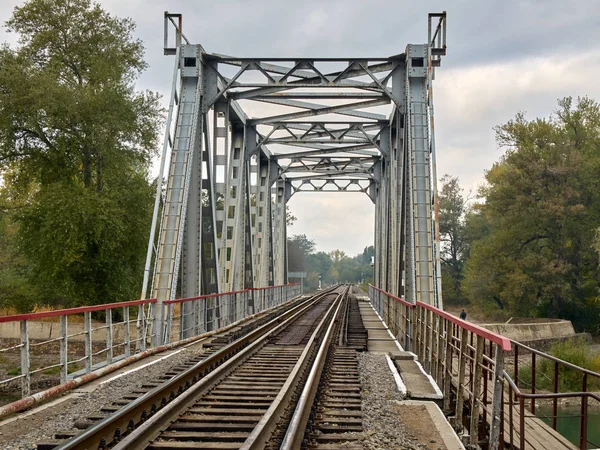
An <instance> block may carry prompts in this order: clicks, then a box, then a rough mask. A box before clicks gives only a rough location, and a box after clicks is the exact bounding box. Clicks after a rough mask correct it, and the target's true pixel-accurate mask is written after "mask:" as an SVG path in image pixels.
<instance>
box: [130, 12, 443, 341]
mask: <svg viewBox="0 0 600 450" xmlns="http://www.w3.org/2000/svg"><path fill="white" fill-rule="evenodd" d="M165 17H166V19H165V24H166V25H167V26H169V24H170V23H172V24H173V25H175V26H176V43H175V47H169V46H168V45H167V33H166V31H165V53H168V54H175V55H176V67H175V73H174V79H173V94H172V96H171V104H170V107H169V119H168V127H167V133H166V135H165V143H164V147H163V149H164V151H163V158H162V160H161V174H160V176H159V186H158V187H157V202H156V206H155V211H154V218H153V227H152V230H151V236H150V240H149V246H148V258H147V262H146V270H145V273H144V288H143V292H142V294H143V296H144V297H145V296H146V295H147V293H148V291H147V286H148V284H149V283H150V279H149V278H150V276H149V275H150V272H151V271H152V267H154V270H153V278H152V281H151V284H152V291H151V292H152V294H151V295H152V296H155V297H157V299H158V305H159V308H161V305H162V302H163V301H165V300H167V299H172V298H174V297H175V296H176V295H178V293H179V292H181V293H182V294H183V295H185V296H194V295H200V294H205V293H213V292H221V291H230V290H237V289H243V288H247V287H252V286H256V287H263V286H267V285H273V284H283V283H285V282H286V281H287V257H286V204H287V202H288V200H289V199H290V197H291V196H292V195H293V194H296V193H300V192H361V193H365V194H367V195H368V196H369V198H370V199H371V200H372V201H373V202H374V203H375V252H376V257H375V284H376V285H377V286H378V287H380V288H382V289H384V290H386V291H387V292H392V293H396V294H398V295H403V296H405V298H406V299H407V300H409V301H411V302H414V301H417V300H420V301H423V302H425V303H430V304H434V305H438V306H441V289H440V283H439V280H440V268H439V231H438V227H437V218H436V217H435V211H436V208H435V207H434V205H435V203H436V202H437V192H436V180H435V176H436V175H435V141H434V136H433V128H432V127H431V122H432V120H433V119H432V115H433V106H432V103H431V101H432V100H431V87H432V81H433V78H434V68H435V67H438V66H439V65H440V61H441V57H442V55H443V54H445V51H446V47H445V45H446V44H445V13H444V14H434V15H432V16H430V18H429V20H430V30H429V38H428V42H427V44H425V45H408V46H407V47H406V51H405V52H404V53H401V54H398V55H393V56H390V57H376V58H373V57H369V58H240V57H234V56H227V55H221V54H216V53H212V54H211V53H207V52H206V51H205V49H204V48H203V47H202V46H200V45H197V44H191V43H190V42H189V41H188V40H187V39H186V38H185V36H184V35H183V33H181V23H182V22H181V17H180V15H173V14H170V15H168V17H167V16H165ZM173 17H175V18H177V20H178V21H177V22H175V21H174V20H173ZM432 17H433V18H434V19H435V20H438V22H439V23H438V25H437V27H436V28H435V29H434V28H432V26H431V20H432ZM242 100H243V102H241V101H242ZM238 101H240V102H241V103H244V102H249V103H251V104H252V105H253V108H252V111H253V113H254V116H252V117H249V116H248V115H247V114H246V113H245V112H244V110H243V108H242V105H241V103H238ZM245 104H246V103H244V105H245ZM261 105H262V106H261ZM266 111H268V113H267V112H266ZM163 170H164V172H163ZM163 180H165V181H166V182H163ZM161 204H162V205H163V206H162V209H161V207H160V205H161ZM155 227H156V228H155ZM179 277H180V278H181V283H182V284H181V286H179V287H178V281H177V280H178V278H179ZM248 305H249V306H248V307H249V308H250V307H251V302H249V303H248ZM160 311H162V309H160ZM159 314H161V313H160V312H159ZM207 314H208V313H207ZM157 317H159V324H158V333H157V339H159V340H160V339H161V336H162V335H163V330H162V328H161V318H160V315H159V316H157ZM186 320H189V319H186ZM193 320H196V319H193ZM197 320H200V319H197ZM182 329H186V327H185V324H184V326H182ZM182 337H185V336H182Z"/></svg>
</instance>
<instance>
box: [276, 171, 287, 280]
mask: <svg viewBox="0 0 600 450" xmlns="http://www.w3.org/2000/svg"><path fill="white" fill-rule="evenodd" d="M290 195H291V185H290V183H289V182H287V181H285V180H283V179H279V180H277V183H276V185H275V224H274V227H273V234H274V245H273V248H274V253H275V255H274V258H273V259H274V261H273V264H274V275H275V285H282V284H286V283H287V223H286V205H287V201H288V199H289V196H290Z"/></svg>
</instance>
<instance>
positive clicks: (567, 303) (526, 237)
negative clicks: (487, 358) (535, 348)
mask: <svg viewBox="0 0 600 450" xmlns="http://www.w3.org/2000/svg"><path fill="white" fill-rule="evenodd" d="M496 136H497V141H498V143H499V144H500V145H502V146H506V147H507V151H506V153H505V154H504V156H503V158H502V159H501V160H500V161H499V162H498V163H496V164H494V166H493V167H492V168H491V169H490V170H489V171H488V172H487V173H486V181H487V184H486V186H484V187H483V188H482V189H481V191H480V196H481V197H483V198H484V199H485V202H484V203H481V204H480V205H478V211H477V214H476V216H475V218H476V219H477V222H478V224H479V225H478V226H477V227H475V228H478V229H479V230H480V231H482V237H481V238H480V239H478V240H476V241H474V242H473V243H472V245H471V247H470V259H469V261H468V263H467V267H466V271H465V280H464V283H463V288H464V290H465V292H466V294H467V296H468V298H469V299H470V300H471V301H472V302H476V303H478V304H479V305H481V306H482V307H484V308H486V309H488V310H490V311H498V310H504V311H505V312H506V313H507V314H511V315H517V314H518V315H541V316H545V317H561V318H566V319H571V320H572V321H573V322H574V324H575V326H576V327H577V328H578V329H590V330H591V329H594V328H595V327H596V325H597V323H598V312H599V311H600V308H599V305H598V289H599V288H600V283H599V280H600V278H599V277H598V275H599V273H598V255H597V254H596V253H595V252H594V249H593V248H592V246H591V245H590V244H591V243H592V242H593V239H594V233H595V230H596V229H597V228H598V226H599V225H600V180H599V178H598V176H597V174H598V173H599V171H600V107H599V105H598V104H597V103H596V102H594V101H592V100H590V99H588V98H580V99H578V101H577V103H576V104H575V105H574V104H573V102H572V100H571V99H570V98H566V99H563V100H561V101H560V102H559V105H558V109H557V111H556V113H555V115H553V116H552V117H550V118H549V119H535V120H532V121H529V120H526V119H525V116H524V115H523V114H518V115H517V116H516V118H515V119H514V120H511V121H509V122H508V123H506V124H504V125H501V126H499V127H497V128H496Z"/></svg>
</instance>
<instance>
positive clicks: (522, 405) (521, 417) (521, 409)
mask: <svg viewBox="0 0 600 450" xmlns="http://www.w3.org/2000/svg"><path fill="white" fill-rule="evenodd" d="M519 448H520V449H524V448H525V397H519Z"/></svg>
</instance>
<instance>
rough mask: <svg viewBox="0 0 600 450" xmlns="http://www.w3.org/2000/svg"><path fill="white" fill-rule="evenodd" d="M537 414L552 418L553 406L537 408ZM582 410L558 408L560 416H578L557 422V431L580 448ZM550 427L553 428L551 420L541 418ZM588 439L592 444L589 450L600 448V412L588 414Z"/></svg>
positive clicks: (577, 408)
mask: <svg viewBox="0 0 600 450" xmlns="http://www.w3.org/2000/svg"><path fill="white" fill-rule="evenodd" d="M536 413H537V415H539V416H551V415H552V407H551V406H537V407H536ZM580 414H581V410H580V409H579V407H563V408H558V415H559V416H561V415H565V416H576V417H558V419H557V421H556V429H557V431H558V432H559V433H560V434H562V435H563V436H564V437H566V438H567V439H568V440H570V441H571V442H572V443H573V444H575V445H577V446H578V447H579V431H580V426H581V422H580V417H579V415H580ZM541 419H542V420H543V421H544V422H546V423H547V424H548V425H550V426H552V419H551V418H543V417H542V418H541ZM587 433H588V434H587V438H588V441H589V442H590V444H589V445H588V448H599V447H600V412H598V411H594V413H593V414H592V413H590V412H588V426H587Z"/></svg>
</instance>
